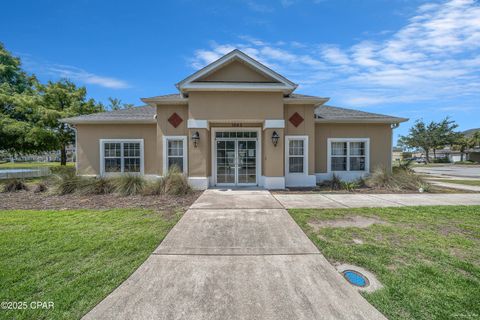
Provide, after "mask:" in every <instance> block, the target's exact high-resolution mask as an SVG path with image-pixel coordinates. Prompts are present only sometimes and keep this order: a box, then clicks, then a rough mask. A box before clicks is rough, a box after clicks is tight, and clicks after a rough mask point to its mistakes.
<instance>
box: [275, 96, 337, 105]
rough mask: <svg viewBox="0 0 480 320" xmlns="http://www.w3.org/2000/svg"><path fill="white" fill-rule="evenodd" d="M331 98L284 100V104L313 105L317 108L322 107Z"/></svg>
mask: <svg viewBox="0 0 480 320" xmlns="http://www.w3.org/2000/svg"><path fill="white" fill-rule="evenodd" d="M329 100H330V98H283V103H284V104H313V105H314V106H315V107H318V106H321V105H323V104H325V103H326V102H327V101H329Z"/></svg>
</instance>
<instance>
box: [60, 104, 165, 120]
mask: <svg viewBox="0 0 480 320" xmlns="http://www.w3.org/2000/svg"><path fill="white" fill-rule="evenodd" d="M156 113H157V109H156V108H155V107H152V106H140V107H132V108H128V109H121V110H114V111H107V112H99V113H92V114H87V115H83V116H77V117H72V118H66V119H60V121H63V122H65V123H70V124H82V123H157V120H156V119H155V114H156Z"/></svg>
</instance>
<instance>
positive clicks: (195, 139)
mask: <svg viewBox="0 0 480 320" xmlns="http://www.w3.org/2000/svg"><path fill="white" fill-rule="evenodd" d="M199 140H200V134H199V133H198V131H195V132H194V133H193V134H192V141H193V146H194V147H195V148H196V147H197V144H198V141H199Z"/></svg>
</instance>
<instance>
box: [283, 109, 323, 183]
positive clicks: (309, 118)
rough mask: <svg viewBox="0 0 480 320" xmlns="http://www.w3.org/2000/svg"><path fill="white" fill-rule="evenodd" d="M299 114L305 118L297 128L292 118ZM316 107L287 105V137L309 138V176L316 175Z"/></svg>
mask: <svg viewBox="0 0 480 320" xmlns="http://www.w3.org/2000/svg"><path fill="white" fill-rule="evenodd" d="M295 112H297V113H298V114H299V115H300V116H302V118H303V122H302V123H301V124H300V125H298V127H295V126H294V125H293V124H292V123H291V122H290V121H289V119H290V117H291V116H292V115H294V114H295ZM313 112H314V106H313V105H303V104H298V105H297V104H292V105H285V135H288V136H296V135H300V136H308V174H315V154H316V153H315V145H316V142H315V139H316V136H315V119H314V114H313Z"/></svg>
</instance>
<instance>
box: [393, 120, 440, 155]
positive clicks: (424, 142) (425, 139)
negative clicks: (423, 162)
mask: <svg viewBox="0 0 480 320" xmlns="http://www.w3.org/2000/svg"><path fill="white" fill-rule="evenodd" d="M398 144H399V145H401V146H406V147H409V148H422V149H423V151H424V152H425V157H426V159H427V162H428V161H429V152H430V150H431V149H432V148H433V141H432V139H431V135H430V133H429V129H428V127H427V125H426V124H425V123H424V122H423V121H422V120H417V121H416V122H415V124H414V125H413V127H411V128H410V129H409V131H408V136H400V138H399V140H398Z"/></svg>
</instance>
